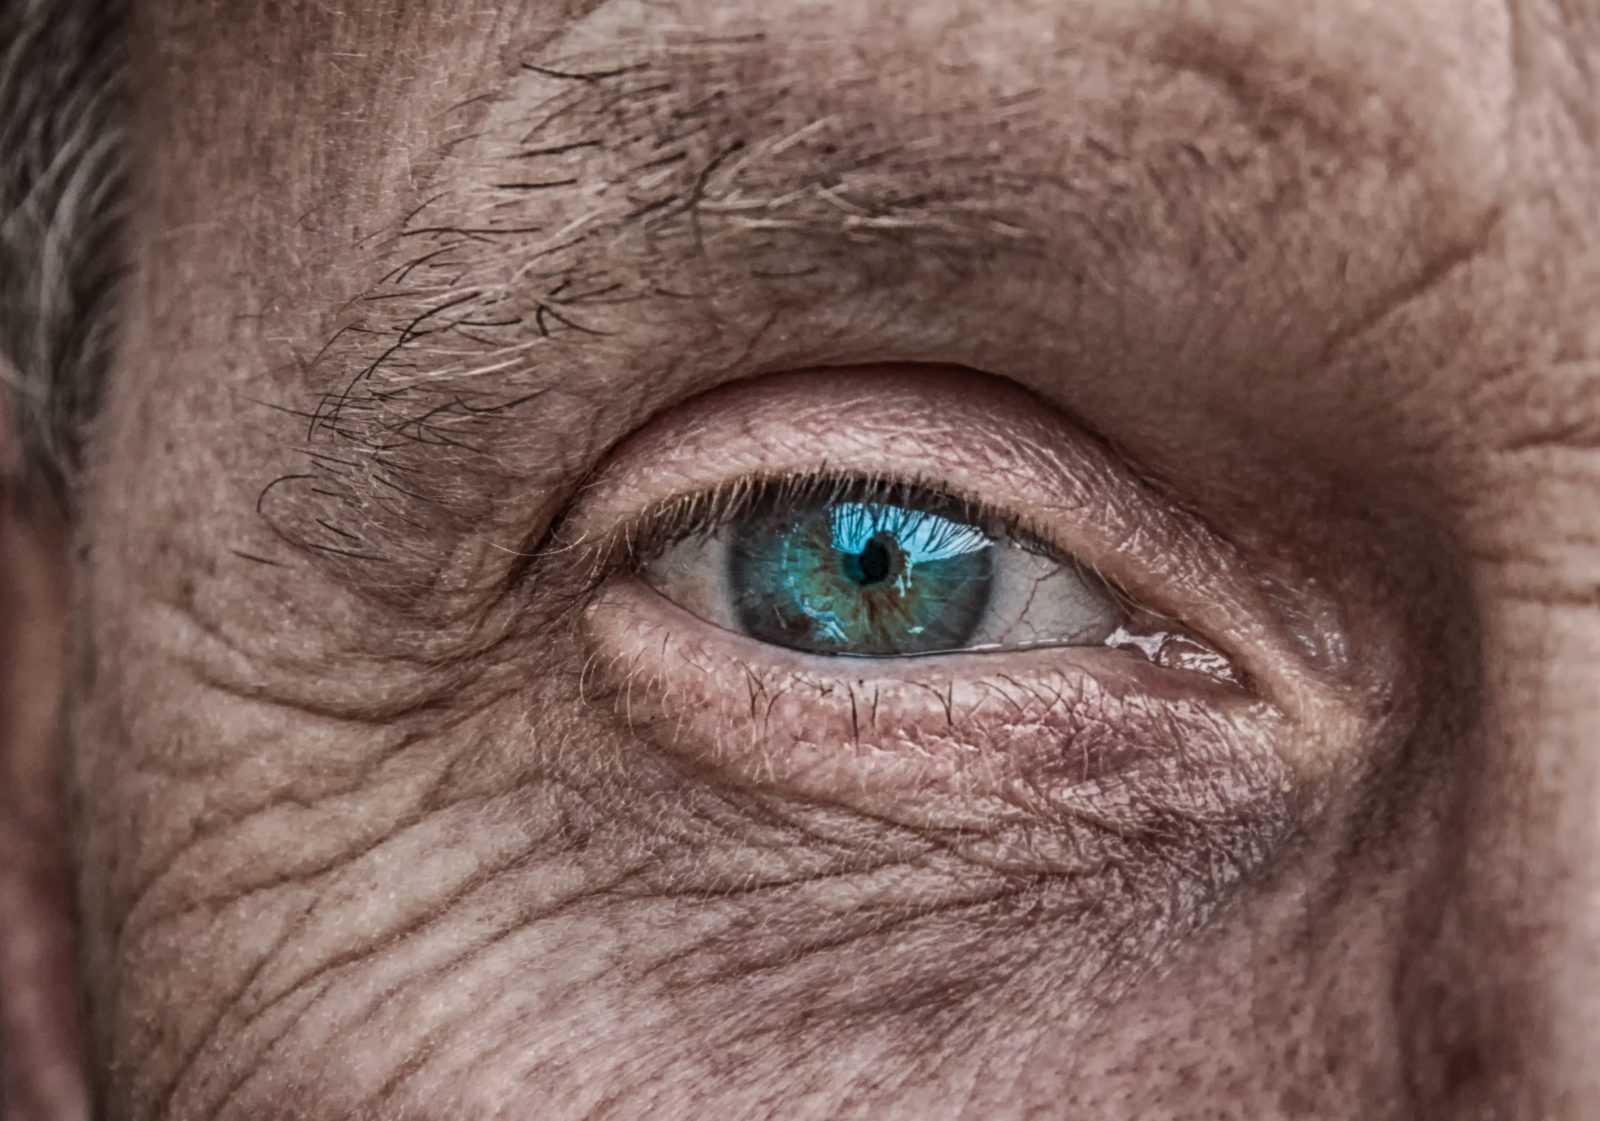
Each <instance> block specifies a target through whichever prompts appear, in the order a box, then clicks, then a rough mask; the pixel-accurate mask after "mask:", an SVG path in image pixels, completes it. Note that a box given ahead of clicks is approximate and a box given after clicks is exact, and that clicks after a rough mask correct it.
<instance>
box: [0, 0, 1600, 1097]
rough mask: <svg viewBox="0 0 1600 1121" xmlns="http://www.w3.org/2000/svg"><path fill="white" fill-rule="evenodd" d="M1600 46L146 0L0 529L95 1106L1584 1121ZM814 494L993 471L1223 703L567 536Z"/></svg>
mask: <svg viewBox="0 0 1600 1121" xmlns="http://www.w3.org/2000/svg"><path fill="white" fill-rule="evenodd" d="M1597 52H1600V8H1597V7H1596V6H1595V5H1593V4H1587V3H1581V2H1579V0H1568V2H1565V3H1562V2H1556V0H1542V2H1538V0H1529V2H1526V3H1510V4H1503V3H1500V2H1499V0H1494V2H1490V0H1484V2H1481V3H1480V2H1477V0H1345V2H1309V3H1296V4H1286V3H1283V2H1281V0H1213V2H1203V0H1196V2H1190V3H1180V2H1171V0H986V2H981V3H980V2H979V0H881V2H873V3H860V2H857V0H589V2H583V3H580V2H577V0H570V2H565V3H561V2H555V0H542V2H539V3H497V2H495V0H451V2H449V3H445V2H444V0H427V2H417V3H410V4H398V3H396V4H391V3H387V2H377V0H372V2H368V3H362V4H355V5H345V6H343V7H342V8H340V7H338V6H333V5H315V4H292V5H277V6H271V5H253V4H225V3H212V4H209V5H199V6H197V5H194V4H176V3H146V4H142V5H139V6H137V7H136V11H135V17H134V26H133V42H132V58H133V67H132V75H131V86H132V88H133V90H134V93H135V102H134V112H133V117H132V129H133V135H132V139H131V144H130V151H131V153H132V154H133V165H132V170H133V188H132V197H131V203H130V208H129V216H130V217H129V234H130V246H129V255H130V261H131V272H130V274H129V276H128V278H127V283H126V287H125V290H124V293H123V300H124V313H123V326H122V335H121V339H120V345H119V349H118V353H117V361H116V366H115V369H114V371H113V376H112V378H111V380H110V382H109V384H108V386H107V394H106V398H105V400H104V403H103V406H102V410H101V413H100V415H99V417H98V420H97V422H96V423H95V424H94V426H93V427H92V428H91V429H90V430H89V433H88V437H87V442H86V452H85V462H84V468H83V470H82V472H81V474H80V475H78V476H77V477H76V481H75V483H74V485H73V490H72V494H71V496H70V502H69V504H68V506H69V508H68V511H67V520H66V523H65V528H64V529H62V530H60V532H59V533H58V532H56V531H54V530H51V529H48V528H41V527H45V526H47V525H48V523H49V519H48V518H46V517H44V516H43V515H40V516H37V517H30V516H23V515H22V514H20V513H17V512H13V513H12V514H11V515H10V528H9V530H8V537H7V538H6V540H7V542H8V545H7V548H8V550H10V551H11V552H12V553H13V554H14V555H16V556H24V555H25V556H26V557H28V558H34V560H33V561H32V562H31V563H32V565H33V567H31V568H29V569H28V571H30V572H33V573H35V574H36V575H37V578H38V580H39V581H40V583H38V584H37V585H35V586H36V587H38V588H40V589H43V588H45V587H46V585H47V583H48V581H49V580H50V579H52V578H53V576H56V575H60V576H63V577H64V578H63V579H62V580H61V581H60V582H61V583H62V584H64V585H65V587H64V589H63V591H62V593H61V594H62V599H63V601H64V606H63V607H62V608H61V610H60V612H59V614H60V616H61V618H60V619H59V620H57V623H58V626H57V627H56V628H55V631H58V632H59V633H60V634H63V635H65V636H66V639H65V641H66V649H67V655H66V661H65V667H66V668H65V670H64V672H63V673H62V675H61V677H62V679H63V685H62V689H63V691H64V696H65V701H64V704H63V706H62V708H63V711H64V713H65V719H64V722H63V728H62V729H61V732H60V739H59V740H57V739H55V738H52V736H53V733H52V732H51V731H50V729H49V723H50V722H49V720H48V719H47V718H45V717H41V716H40V715H39V712H38V709H37V706H35V707H34V708H31V709H27V708H26V706H11V708H8V709H7V710H6V712H5V714H4V718H5V719H6V720H7V721H8V726H9V728H10V734H9V740H10V743H11V744H12V745H14V746H12V747H11V751H12V753H13V754H14V755H15V756H17V758H19V759H31V758H35V757H48V756H50V755H51V753H52V751H53V752H54V753H55V754H57V755H58V756H59V760H60V770H61V773H62V775H63V782H64V786H65V788H66V791H67V798H66V806H67V808H68V809H69V810H70V823H71V824H70V830H67V831H66V833H65V835H66V836H67V838H68V839H67V847H68V851H69V852H70V863H71V869H72V877H73V884H74V890H75V898H76V900H77V911H76V921H77V934H78V942H79V955H78V982H77V983H78V986H79V990H80V991H81V992H82V993H83V1004H84V1009H85V1033H84V1034H85V1035H86V1037H87V1042H86V1043H85V1045H84V1052H85V1055H86V1057H85V1058H84V1060H83V1064H82V1065H83V1068H84V1069H85V1071H86V1072H87V1073H86V1084H87V1085H88V1086H89V1087H90V1093H91V1094H92V1097H93V1100H94V1101H95V1102H97V1103H98V1104H97V1107H96V1109H97V1112H98V1114H99V1115H102V1116H105V1117H108V1118H115V1119H123V1118H126V1119H136V1121H154V1119H157V1118H199V1117H206V1118H230V1119H231V1118H247V1117H305V1118H324V1117H326V1118H348V1117H361V1118H490V1117H506V1118H525V1117H538V1118H541V1119H545V1118H548V1119H552V1121H554V1119H558V1118H590V1117H594V1118H599V1117H650V1118H661V1119H668V1118H698V1117H707V1116H709V1117H745V1116H753V1117H759V1116H775V1117H785V1118H802V1119H803V1118H819V1119H820V1118H848V1117H874V1118H896V1117H904V1118H915V1119H926V1121H941V1119H956V1118H986V1119H987V1118H1088V1117H1108V1118H1123V1117H1126V1118H1173V1119H1176V1118H1202V1117H1205V1118H1214V1117H1251V1118H1257V1117H1308V1118H1339V1119H1345V1118H1350V1119H1355V1118H1360V1119H1364V1121H1366V1119H1383V1118H1396V1119H1400V1118H1419V1117H1426V1118H1433V1117H1438V1118H1456V1117H1460V1118H1527V1119H1530V1121H1531V1119H1544V1118H1574V1119H1576V1118H1586V1117H1593V1116H1596V1115H1600V1064H1597V1063H1596V1062H1595V1061H1594V1058H1595V1056H1596V1054H1597V1053H1600V814H1597V813H1596V812H1595V806H1596V805H1597V804H1600V754H1597V752H1596V751H1595V750H1594V747H1595V744H1596V740H1597V735H1596V733H1597V731H1600V688H1597V685H1600V678H1597V675H1600V500H1597V498H1596V497H1595V496H1596V495H1597V494H1600V370H1597V369H1596V366H1595V363H1594V361H1593V359H1592V358H1591V355H1592V354H1593V353H1594V352H1595V351H1596V347H1597V345H1600V338H1597V322H1600V321H1597V320H1596V317H1595V312H1594V309H1595V308H1597V307H1600V209H1597V207H1596V204H1595V201H1594V200H1596V199H1597V198H1600V120H1597V119H1596V116H1595V114H1596V110H1595V108H1594V107H1595V106H1597V105H1600V90H1597V89H1596V88H1595V85H1596V78H1595V75H1594V68H1593V66H1592V61H1593V60H1594V59H1595V58H1600V53H1597ZM841 368H842V369H843V371H844V372H840V371H841ZM822 470H831V471H857V472H868V471H870V472H880V473H887V474H898V475H900V476H904V477H908V478H913V479H916V480H919V481H923V482H926V481H928V480H930V479H932V480H934V481H936V482H939V483H940V484H941V485H944V486H948V487H950V488H952V489H954V490H959V491H960V492H961V493H968V492H972V493H976V494H977V497H979V498H981V499H982V500H983V501H985V502H987V503H990V504H992V505H995V506H1005V507H1008V508H1013V509H1016V510H1018V511H1019V514H1021V513H1025V514H1026V515H1027V517H1028V518H1029V519H1030V522H1029V524H1030V525H1034V526H1037V527H1039V528H1040V531H1041V532H1043V533H1046V534H1049V535H1051V539H1052V540H1054V541H1056V542H1058V543H1060V544H1061V545H1062V547H1063V548H1064V549H1065V548H1066V547H1068V546H1070V547H1071V548H1070V551H1071V552H1073V553H1074V554H1075V555H1077V556H1079V557H1081V558H1082V559H1084V560H1085V561H1087V562H1088V563H1091V564H1093V565H1095V566H1096V567H1097V568H1100V569H1101V570H1103V571H1105V572H1107V573H1108V574H1109V575H1111V576H1113V577H1115V578H1116V579H1117V580H1118V582H1119V583H1121V584H1122V585H1123V586H1124V587H1125V588H1126V589H1128V591H1129V593H1130V594H1131V595H1132V596H1133V597H1134V598H1135V599H1137V600H1140V601H1141V602H1143V603H1144V604H1145V605H1146V606H1148V607H1150V608H1151V609H1152V610H1157V611H1159V612H1161V613H1162V614H1163V615H1165V616H1169V617H1170V618H1171V619H1173V620H1174V621H1175V622H1174V625H1176V626H1181V627H1182V628H1183V629H1185V630H1187V631H1190V632H1192V633H1193V634H1195V635H1197V636H1200V638H1202V639H1203V640H1204V645H1205V646H1206V647H1207V648H1209V649H1211V650H1214V651H1220V653H1221V654H1222V655H1225V656H1226V658H1227V660H1229V661H1230V663H1231V665H1232V667H1233V672H1234V676H1233V677H1232V678H1231V679H1229V680H1228V681H1219V680H1216V679H1213V678H1211V677H1207V676H1205V675H1204V674H1200V673H1196V672H1191V671H1189V670H1184V669H1176V668H1171V667H1164V666H1158V665H1156V664H1153V663H1146V662H1143V661H1139V660H1137V659H1133V658H1130V657H1129V656H1128V655H1127V654H1126V652H1125V651H1124V652H1120V653H1119V652H1116V651H1111V650H1106V649H1103V648H1096V649H1083V648H1059V649H1050V650H1030V651H1023V652H1017V651H1013V652H1009V653H998V654H972V655H962V656H959V657H952V658H947V659H943V660H938V659H932V660H929V659H924V660H921V661H918V662H917V663H916V664H911V663H907V664H906V665H904V666H896V667H890V668H883V667H881V666H871V667H867V668H863V669H860V670H859V671H857V670H856V669H853V668H852V669H849V670H839V669H836V668H834V667H833V666H824V665H822V664H821V663H820V662H818V661H809V662H802V661H800V660H797V659H796V658H794V657H792V656H789V655H786V654H784V653H783V652H782V651H774V650H772V649H770V648H766V647H763V646H761V645H760V644H757V643H755V642H753V641H752V640H750V639H745V638H738V639H736V638H734V637H732V636H730V635H729V634H727V633H726V632H722V631H717V630H716V629H715V628H712V627H710V626H708V625H707V624H705V623H702V622H700V621H698V620H696V619H694V618H693V617H692V616H690V615H688V614H686V613H684V612H681V611H678V610H677V609H676V608H672V607H671V606H670V605H668V604H666V603H665V602H664V601H662V600H661V599H660V597H659V596H657V595H656V594H655V593H654V592H652V591H650V590H649V587H648V585H647V584H644V583H641V582H640V580H639V579H638V578H637V577H636V576H634V575H632V574H631V570H630V569H629V568H628V566H627V565H626V564H624V563H621V562H618V556H619V555H621V554H624V553H626V549H625V548H623V546H622V545H620V544H618V542H620V541H623V540H624V539H626V540H628V541H631V540H632V538H631V536H628V534H631V533H632V532H633V529H634V528H637V523H639V522H640V519H642V518H645V517H646V515H648V514H650V511H652V510H656V509H657V507H655V506H652V505H651V504H652V503H657V504H659V503H660V502H663V501H667V500H670V499H673V498H675V497H681V496H683V495H685V494H689V493H697V488H700V489H705V488H709V487H711V486H712V485H713V484H716V483H719V482H722V481H725V480H727V479H731V478H734V477H737V476H741V475H749V474H751V473H755V474H760V473H762V472H767V473H769V474H770V473H783V472H793V473H804V472H817V471H822ZM30 508H32V507H30ZM18 509H21V507H18ZM651 516H653V515H651ZM630 519H631V520H630ZM625 531H626V532H625ZM39 558H44V559H42V560H41V559H39ZM614 562H616V563H614ZM19 563H20V562H19ZM22 570H23V569H21V568H18V569H17V571H22ZM13 598H15V597H13ZM29 602H32V603H34V604H41V603H44V604H48V603H51V602H54V600H53V599H52V598H51V596H50V595H47V594H46V593H45V591H43V590H40V591H39V592H38V594H37V595H36V596H34V597H33V598H32V599H31V600H30V601H29ZM35 613H36V614H37V613H38V612H37V611H36V612H35ZM17 617H20V613H19V612H18V611H12V612H11V613H10V614H8V615H6V616H5V617H4V618H6V619H11V620H13V621H12V622H10V623H7V624H6V625H7V626H8V627H9V629H10V630H11V631H12V632H13V634H21V633H23V632H22V628H21V625H20V624H19V623H16V622H15V621H14V620H15V618H17ZM28 633H29V634H31V635H33V636H34V637H33V639H32V640H31V641H34V642H38V643H42V644H43V645H42V646H40V647H37V649H44V650H48V649H50V648H52V647H51V646H50V643H51V639H50V637H49V635H50V634H51V633H53V632H52V629H51V627H49V626H46V627H45V628H44V631H43V632H42V633H44V634H45V637H44V638H40V637H39V635H40V634H41V631H40V629H39V624H38V622H37V619H36V620H35V622H34V624H33V629H32V630H31V631H29V632H28ZM16 641H18V642H20V641H21V640H20V639H18V640H16ZM30 649H33V648H30ZM38 656H39V657H41V658H43V657H45V655H38ZM988 659H993V660H988ZM797 666H798V667H800V668H799V669H797V668H796V667H797ZM41 745H43V747H42V746H41ZM44 747H48V748H49V749H50V750H44ZM28 752H33V753H34V754H33V755H28V754H26V753H28ZM18 765H19V766H20V764H18ZM53 815H55V811H52V810H50V809H48V808H46V809H43V810H40V811H39V812H38V813H37V815H36V817H37V820H39V821H43V822H49V821H50V820H52V818H53ZM38 910H39V911H40V913H41V915H43V914H44V913H45V911H46V908H45V907H44V906H43V905H41V906H40V907H39V908H38ZM30 921H33V920H30ZM39 921H48V920H47V919H40V920H39ZM12 972H13V973H17V972H19V971H17V970H15V969H13V971H12ZM25 982H27V978H21V977H8V985H9V986H11V988H12V991H13V992H16V993H19V994H26V992H27V991H28V990H27V984H26V983H25ZM29 983H34V982H29ZM8 999H11V1000H12V1001H13V1003H14V1001H15V999H17V998H8ZM52 1038H54V1037H52ZM60 1038H61V1039H62V1040H63V1041H65V1040H70V1035H69V1034H67V1033H65V1032H63V1034H62V1035H61V1036H60ZM68 1045H69V1044H67V1043H65V1042H64V1043H63V1044H62V1046H63V1047H65V1046H68ZM39 1069H40V1070H48V1071H49V1072H50V1073H51V1076H52V1077H56V1078H59V1076H60V1069H59V1068H58V1067H53V1066H47V1064H45V1063H44V1062H43V1061H42V1060H40V1062H39ZM46 1099H48V1100H51V1101H55V1102H58V1103H65V1104H64V1105H62V1106H60V1109H61V1110H62V1115H71V1113H72V1111H73V1109H74V1108H75V1107H74V1105H73V1104H72V1093H71V1092H70V1090H62V1089H60V1088H59V1087H57V1089H56V1090H53V1091H52V1092H51V1094H49V1095H44V1094H41V1100H46Z"/></svg>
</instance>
